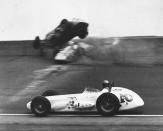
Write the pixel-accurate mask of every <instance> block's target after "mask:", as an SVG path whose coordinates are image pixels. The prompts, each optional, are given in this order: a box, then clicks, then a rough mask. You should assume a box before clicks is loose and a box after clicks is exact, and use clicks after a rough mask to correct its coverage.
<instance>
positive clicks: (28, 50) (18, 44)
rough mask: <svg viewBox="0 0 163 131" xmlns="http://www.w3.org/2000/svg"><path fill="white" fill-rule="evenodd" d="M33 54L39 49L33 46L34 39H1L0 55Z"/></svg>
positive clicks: (37, 52) (37, 53)
mask: <svg viewBox="0 0 163 131" xmlns="http://www.w3.org/2000/svg"><path fill="white" fill-rule="evenodd" d="M13 55H14V56H33V55H39V50H35V49H33V47H32V41H30V40H27V41H0V56H13Z"/></svg>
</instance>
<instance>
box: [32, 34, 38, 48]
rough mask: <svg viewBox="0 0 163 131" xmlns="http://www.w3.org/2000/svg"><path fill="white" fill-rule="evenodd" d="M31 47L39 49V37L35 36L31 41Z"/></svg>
mask: <svg viewBox="0 0 163 131" xmlns="http://www.w3.org/2000/svg"><path fill="white" fill-rule="evenodd" d="M33 48H34V49H39V48H40V37H39V36H36V38H35V40H34V41H33Z"/></svg>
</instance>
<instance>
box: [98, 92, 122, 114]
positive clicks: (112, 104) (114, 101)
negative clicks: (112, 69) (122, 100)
mask: <svg viewBox="0 0 163 131" xmlns="http://www.w3.org/2000/svg"><path fill="white" fill-rule="evenodd" d="M119 107H120V104H119V100H118V98H117V97H116V96H115V95H114V94H112V93H104V94H102V95H101V96H99V98H98V99H97V101H96V108H97V111H98V112H99V113H100V114H101V115H103V116H112V115H115V114H116V113H117V112H118V110H119Z"/></svg>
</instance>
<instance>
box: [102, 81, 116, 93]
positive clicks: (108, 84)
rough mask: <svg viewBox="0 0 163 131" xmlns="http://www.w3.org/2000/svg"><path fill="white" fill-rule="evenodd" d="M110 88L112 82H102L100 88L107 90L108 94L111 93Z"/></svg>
mask: <svg viewBox="0 0 163 131" xmlns="http://www.w3.org/2000/svg"><path fill="white" fill-rule="evenodd" d="M112 86H113V82H110V81H108V80H104V81H103V83H102V88H103V89H107V90H109V92H111V88H112Z"/></svg>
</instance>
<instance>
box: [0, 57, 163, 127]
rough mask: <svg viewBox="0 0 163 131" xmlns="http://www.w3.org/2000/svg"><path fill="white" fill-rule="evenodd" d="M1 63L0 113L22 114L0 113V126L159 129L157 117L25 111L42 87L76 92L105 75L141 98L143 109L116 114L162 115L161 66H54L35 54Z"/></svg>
mask: <svg viewBox="0 0 163 131" xmlns="http://www.w3.org/2000/svg"><path fill="white" fill-rule="evenodd" d="M0 61H1V63H0V70H1V72H0V113H1V114H27V116H26V115H24V116H19V115H18V116H0V117H1V118H0V130H22V129H23V130H67V129H68V130H76V129H78V130H86V129H88V130H107V129H108V128H109V129H110V130H118V129H121V130H140V129H141V130H149V129H150V130H161V129H162V125H163V120H162V117H125V116H124V117H109V118H106V117H101V116H97V114H78V115H76V114H72V115H71V116H69V114H65V116H61V115H60V114H57V115H55V114H53V115H52V116H49V117H47V118H35V117H34V116H31V115H30V114H31V112H30V111H28V110H27V109H26V103H27V102H28V101H29V100H30V99H31V98H33V97H34V96H36V95H40V94H41V93H42V92H43V91H45V90H47V89H54V90H56V91H58V92H59V93H60V94H67V93H78V92H81V91H83V90H84V88H85V87H88V86H89V87H94V88H98V89H101V82H102V80H104V79H109V80H114V82H115V85H116V86H122V87H126V88H129V89H131V90H133V91H135V92H137V93H138V94H139V95H140V96H141V97H142V98H143V100H144V101H145V105H144V107H141V108H138V109H134V110H131V111H125V112H120V113H119V115H163V110H162V109H163V103H162V96H163V88H162V85H163V77H162V76H163V67H162V65H157V66H137V65H123V64H115V65H113V64H111V65H110V64H108V63H105V64H99V63H98V64H94V63H91V64H69V65H54V64H53V63H52V62H50V61H49V60H47V59H43V58H42V57H39V56H36V57H33V56H32V57H27V56H24V57H20V56H17V57H16V56H14V57H0ZM90 115H92V116H90ZM85 120H86V121H85ZM53 122H54V123H53ZM72 123H73V124H72ZM41 124H42V125H41ZM38 125H39V126H38ZM40 125H41V126H40ZM94 125H96V126H94ZM128 126H129V128H128ZM151 126H152V127H151Z"/></svg>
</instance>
